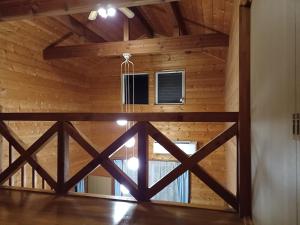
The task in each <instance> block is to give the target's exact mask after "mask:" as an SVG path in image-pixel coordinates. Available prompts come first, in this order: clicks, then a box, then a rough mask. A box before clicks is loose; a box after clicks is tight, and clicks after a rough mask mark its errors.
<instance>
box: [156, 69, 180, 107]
mask: <svg viewBox="0 0 300 225" xmlns="http://www.w3.org/2000/svg"><path fill="white" fill-rule="evenodd" d="M184 97H185V74H184V71H166V72H157V73H156V104H183V103H184Z"/></svg>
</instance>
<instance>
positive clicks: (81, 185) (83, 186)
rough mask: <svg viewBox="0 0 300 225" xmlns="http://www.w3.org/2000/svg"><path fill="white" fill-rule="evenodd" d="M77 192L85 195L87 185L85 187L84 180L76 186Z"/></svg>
mask: <svg viewBox="0 0 300 225" xmlns="http://www.w3.org/2000/svg"><path fill="white" fill-rule="evenodd" d="M75 192H80V193H84V192H85V185H84V179H83V180H81V181H80V182H79V183H78V184H76V186H75Z"/></svg>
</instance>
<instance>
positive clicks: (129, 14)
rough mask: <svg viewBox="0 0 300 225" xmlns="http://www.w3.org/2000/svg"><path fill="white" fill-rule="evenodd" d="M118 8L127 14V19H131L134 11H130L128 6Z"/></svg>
mask: <svg viewBox="0 0 300 225" xmlns="http://www.w3.org/2000/svg"><path fill="white" fill-rule="evenodd" d="M119 10H120V11H121V12H122V13H123V14H124V15H125V16H127V17H128V18H129V19H132V18H133V17H134V16H135V15H134V12H132V11H131V10H130V9H129V8H125V7H124V8H119Z"/></svg>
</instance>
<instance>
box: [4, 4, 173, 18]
mask: <svg viewBox="0 0 300 225" xmlns="http://www.w3.org/2000/svg"><path fill="white" fill-rule="evenodd" d="M173 1H179V0H111V1H107V0H85V1H78V0H65V1H61V0H35V1H24V0H15V1H2V2H1V1H0V21H7V20H16V19H27V18H32V17H34V16H59V15H70V14H76V13H83V12H89V11H91V10H95V9H97V8H98V7H99V6H100V5H104V6H106V5H107V4H110V5H113V6H114V7H116V8H121V7H134V6H140V5H151V4H160V3H166V2H173Z"/></svg>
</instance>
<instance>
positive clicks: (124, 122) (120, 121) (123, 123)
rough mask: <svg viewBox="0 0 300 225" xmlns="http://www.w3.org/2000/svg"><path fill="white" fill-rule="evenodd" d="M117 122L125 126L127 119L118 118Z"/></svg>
mask: <svg viewBox="0 0 300 225" xmlns="http://www.w3.org/2000/svg"><path fill="white" fill-rule="evenodd" d="M117 124H118V125H119V126H125V125H126V124H127V120H117Z"/></svg>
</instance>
